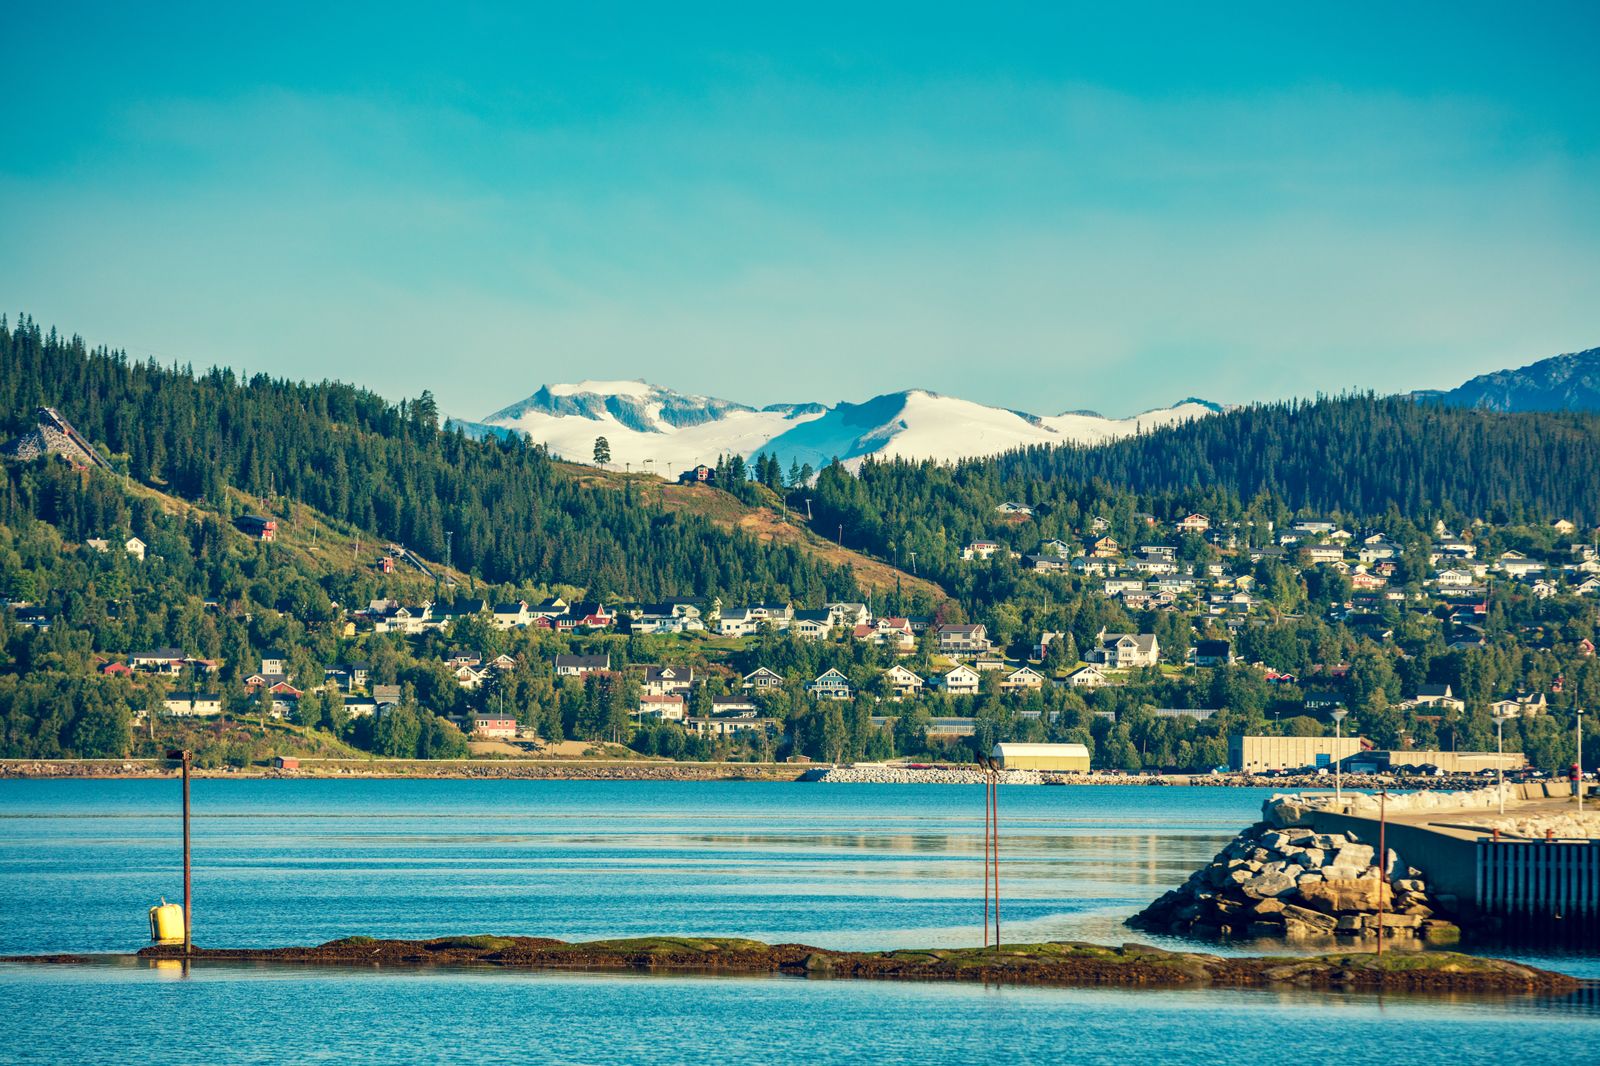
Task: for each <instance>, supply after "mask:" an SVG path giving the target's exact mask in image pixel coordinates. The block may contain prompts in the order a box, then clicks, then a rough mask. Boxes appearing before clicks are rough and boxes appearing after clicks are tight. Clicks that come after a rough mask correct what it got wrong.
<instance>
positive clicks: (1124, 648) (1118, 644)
mask: <svg viewBox="0 0 1600 1066" xmlns="http://www.w3.org/2000/svg"><path fill="white" fill-rule="evenodd" d="M1098 639H1099V641H1100V646H1099V647H1097V648H1095V649H1093V650H1092V651H1090V652H1089V654H1088V655H1087V656H1085V658H1086V659H1088V661H1089V662H1094V663H1104V664H1105V665H1106V666H1111V667H1115V668H1117V669H1127V668H1130V667H1136V666H1154V665H1156V663H1157V662H1159V661H1160V657H1161V646H1160V643H1159V642H1158V641H1157V640H1156V635H1155V634H1154V633H1107V632H1106V631H1105V630H1103V629H1102V630H1101V631H1100V633H1099V636H1098Z"/></svg>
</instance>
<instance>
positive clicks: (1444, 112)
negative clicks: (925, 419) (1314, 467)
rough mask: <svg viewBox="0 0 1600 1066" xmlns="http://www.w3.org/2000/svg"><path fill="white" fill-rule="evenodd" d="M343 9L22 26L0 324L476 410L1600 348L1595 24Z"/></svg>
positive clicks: (1308, 389) (1466, 8) (1180, 392)
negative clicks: (609, 386) (532, 399)
mask: <svg viewBox="0 0 1600 1066" xmlns="http://www.w3.org/2000/svg"><path fill="white" fill-rule="evenodd" d="M1111 7H1115V8H1116V11H1115V12H1108V11H1106V10H1104V9H1105V8H1111ZM337 8H338V9H337V10H336V11H331V12H330V11H328V10H325V9H324V5H306V6H300V5H296V4H292V3H276V4H258V5H252V6H251V7H250V8H248V9H246V8H244V7H243V6H242V5H224V4H215V3H206V4H195V5H189V4H155V5H133V4H117V5H94V4H73V3H49V4H33V5H27V6H23V5H11V6H10V8H9V10H8V13H7V16H6V20H5V24H6V27H7V31H8V32H7V34H6V37H7V42H6V46H5V53H6V56H5V61H4V62H3V63H0V117H3V119H4V130H5V139H4V142H3V144H4V146H3V148H0V233H3V234H4V238H3V240H4V243H3V245H0V250H3V253H4V254H3V255H0V303H3V305H4V306H5V307H6V308H7V309H9V310H11V311H13V312H14V311H17V310H22V311H27V312H30V313H32V314H33V315H34V316H35V317H36V318H38V319H40V320H42V321H44V322H46V323H53V324H57V325H59V326H61V327H62V328H63V329H66V330H67V331H69V332H80V333H82V334H84V335H85V337H86V338H88V339H89V340H90V341H91V342H107V343H112V344H116V345H121V346H125V347H127V348H128V349H129V351H130V352H134V353H137V354H150V353H153V354H156V355H158V356H160V357H162V358H163V359H166V360H178V361H182V362H193V363H194V364H196V365H199V366H204V365H210V364H212V363H226V364H230V365H233V366H236V367H240V368H244V369H248V370H251V371H257V370H265V371H269V372H272V373H274V374H284V375H289V376H294V377H313V378H320V377H324V376H335V377H340V378H345V379H349V380H355V381H359V382H362V383H364V384H368V385H371V386H372V387H374V388H376V389H377V390H379V391H380V392H383V393H385V394H387V395H390V396H396V397H398V396H403V395H414V394H416V393H417V392H419V391H420V390H422V389H423V388H431V389H433V390H434V392H435V393H436V394H437V395H438V397H439V399H440V402H441V405H442V406H443V407H444V409H445V410H446V411H448V412H450V413H453V414H458V415H465V416H472V417H476V416H480V415H482V414H485V413H487V412H488V411H490V410H492V409H494V408H497V407H500V406H502V405H504V404H506V403H509V402H511V401H514V400H517V399H520V398H521V397H523V396H525V395H527V394H528V393H530V392H532V391H533V390H534V389H535V388H536V387H537V386H538V385H540V384H541V383H544V382H550V381H569V380H577V379H581V378H620V377H644V378H647V379H649V380H652V381H656V382H659V383H662V384H667V385H671V386H673V387H677V388H680V389H684V390H687V391H697V392H705V393H710V394H714V395H721V396H725V397H728V398H730V399H738V400H744V401H746V402H753V403H768V402H776V401H780V400H820V401H824V402H834V401H837V400H839V399H863V398H866V397H867V396H870V395H873V394H875V393H878V392H884V391H891V390H896V389H901V388H907V387H923V388H930V389H934V390H936V391H940V392H947V393H952V394H956V395H961V396H965V397H968V398H971V399H976V400H981V401H984V402H988V403H995V404H1000V405H1004V406H1008V407H1015V408H1021V409H1025V410H1030V411H1036V412H1039V413H1047V414H1053V413H1056V412H1058V411H1061V410H1066V409H1078V408H1095V409H1099V410H1102V411H1104V412H1106V413H1108V414H1125V413H1129V412H1131V411H1134V410H1138V409H1143V408H1146V407H1151V406H1157V405H1164V404H1167V403H1171V402H1173V401H1176V400H1178V399H1181V398H1182V397H1185V396H1189V395H1197V396H1202V397H1205V398H1210V399H1215V400H1220V401H1227V402H1236V401H1243V400H1249V399H1258V398H1272V397H1278V396H1283V395H1287V394H1301V395H1306V394H1310V393H1313V392H1316V391H1324V392H1329V391H1337V390H1341V389H1345V388H1349V387H1363V388H1367V387H1370V388H1375V389H1378V390H1401V389H1410V388H1415V387H1424V386H1436V385H1452V384H1456V383H1458V382H1460V381H1461V380H1463V379H1464V378H1466V377H1468V376H1470V375H1472V374H1475V373H1479V372H1482V371H1485V370H1490V369H1495V368H1499V367H1503V366H1508V365H1520V364H1522V363H1525V362H1529V361H1532V360H1533V359H1537V358H1542V357H1544V356H1547V355H1553V354H1556V353H1558V352H1564V351H1570V350H1574V349H1578V348H1584V347H1591V346H1594V345H1597V344H1600V61H1597V56H1600V4H1595V3H1575V4H1560V3H1538V4H1511V3H1507V4H1472V3H1450V4H1440V5H1426V4H1404V5H1395V4H1381V5H1370V6H1368V5H1363V4H1351V3H1339V4H1327V3H1323V4H1285V3H1281V2H1280V3H1273V4H1262V5H1259V6H1252V5H1240V4H1230V5H1203V4H1194V3H1181V4H1171V5H1161V4H1158V5H1139V4H1127V5H1094V6H1084V7H1076V8H1074V7H1069V6H1067V5H1036V6H1034V7H1031V8H1030V7H1022V8H1008V7H1006V6H1004V5H994V4H982V5H978V4H962V5H940V4H932V3H918V4H913V5H904V6H881V5H879V6H872V7H870V9H868V8H866V7H864V6H863V5H859V4H850V5H838V6H833V5H826V4H817V3H808V4H805V5H794V6H792V7H788V8H778V7H776V6H773V5H754V4H738V5H728V6H725V7H703V6H702V7H697V8H695V9H694V10H693V11H680V10H674V9H672V8H671V7H670V6H668V5H660V6H656V5H651V6H640V7H634V6H617V7H603V6H601V5H593V4H563V5H559V6H555V7H551V8H548V9H545V10H538V9H536V8H535V7H534V5H526V4H514V5H503V6H497V5H475V4H452V5H448V6H445V5H441V6H440V7H437V8H430V7H426V6H422V5H415V4H407V3H404V2H403V0H400V2H395V3H387V4H381V5H380V4H372V5H338V6H337ZM1223 11H1226V12H1227V14H1226V16H1224V15H1223V14H1222V12H1223ZM62 402H63V403H65V402H66V400H65V398H64V399H63V401H62Z"/></svg>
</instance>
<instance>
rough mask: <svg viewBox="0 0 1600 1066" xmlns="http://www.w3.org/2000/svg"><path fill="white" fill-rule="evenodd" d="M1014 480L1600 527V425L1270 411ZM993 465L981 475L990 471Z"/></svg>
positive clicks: (1531, 416) (1169, 433) (1021, 464)
mask: <svg viewBox="0 0 1600 1066" xmlns="http://www.w3.org/2000/svg"><path fill="white" fill-rule="evenodd" d="M991 462H992V464H993V470H994V472H995V473H996V474H997V475H998V476H999V478H1000V479H1001V481H1002V482H1011V483H1016V484H1018V485H1019V486H1021V485H1025V484H1027V483H1029V482H1042V481H1056V480H1065V481H1069V482H1077V483H1086V482H1090V481H1094V480H1096V479H1098V480H1100V481H1102V482H1104V483H1106V484H1108V485H1112V486H1116V487H1118V488H1124V489H1128V490H1131V491H1133V492H1137V493H1183V492H1201V491H1216V490H1221V491H1225V492H1229V493H1231V494H1233V495H1234V496H1237V497H1240V498H1242V499H1245V500H1249V499H1251V498H1254V497H1256V496H1258V495H1260V494H1263V493H1266V494H1270V495H1272V496H1275V497H1277V498H1278V499H1279V500H1280V501H1282V503H1284V504H1285V505H1287V506H1288V507H1289V508H1291V509H1301V508H1304V509H1308V510H1311V511H1316V512H1318V513H1323V514H1328V513H1334V512H1339V513H1343V514H1346V515H1352V516H1358V517H1360V516H1381V515H1383V514H1385V513H1386V512H1388V511H1390V510H1391V509H1396V510H1398V511H1399V512H1400V513H1401V514H1404V515H1406V516H1408V517H1411V518H1421V517H1425V516H1430V515H1436V514H1445V513H1449V514H1456V515H1464V516H1468V517H1479V518H1485V519H1490V520H1494V521H1518V520H1522V519H1524V518H1526V519H1530V520H1544V521H1548V520H1550V519H1553V518H1569V519H1572V520H1573V521H1576V522H1579V523H1581V524H1585V525H1594V524H1595V523H1596V522H1597V521H1600V416H1597V415H1593V414H1581V413H1531V412H1524V413H1504V412H1494V411H1485V410H1464V409H1459V408H1453V407H1448V406H1444V405H1440V404H1436V403H1430V402H1418V401H1414V400H1411V399H1407V398H1404V397H1376V396H1372V395H1356V396H1343V397H1338V398H1331V399H1319V400H1315V401H1309V402H1302V401H1294V402H1286V403H1274V404H1263V405H1257V406H1251V407H1243V408H1238V409H1235V410H1233V411H1230V412H1228V413H1227V414H1224V415H1220V416H1216V417H1212V418H1205V419H1200V420H1198V421H1195V422H1190V423H1186V424H1184V425H1181V426H1174V427H1172V428H1169V429H1162V430H1158V431H1156V432H1153V433H1147V434H1144V435H1141V436H1139V437H1133V438H1128V439H1126V440H1121V441H1116V442H1114V443H1111V444H1105V445H1101V446H1098V447H1067V448H1054V449H1044V448H1030V449H1027V450H1024V451H1020V452H1014V453H1011V454H1009V455H1006V456H1002V457H1000V458H998V459H995V460H992V461H991ZM978 465H980V466H981V465H982V464H978Z"/></svg>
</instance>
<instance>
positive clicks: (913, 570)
mask: <svg viewBox="0 0 1600 1066" xmlns="http://www.w3.org/2000/svg"><path fill="white" fill-rule="evenodd" d="M916 572H917V553H916V552H912V553H911V573H912V575H913V576H915V575H916Z"/></svg>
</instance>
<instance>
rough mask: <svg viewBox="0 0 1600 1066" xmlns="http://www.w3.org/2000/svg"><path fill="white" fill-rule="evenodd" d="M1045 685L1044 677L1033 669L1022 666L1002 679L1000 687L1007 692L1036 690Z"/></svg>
mask: <svg viewBox="0 0 1600 1066" xmlns="http://www.w3.org/2000/svg"><path fill="white" fill-rule="evenodd" d="M1043 685H1044V675H1043V674H1041V673H1039V671H1037V670H1034V669H1033V668H1031V667H1027V666H1022V667H1018V668H1017V669H1015V670H1013V671H1011V672H1010V673H1009V674H1007V675H1006V676H1005V677H1003V678H1001V679H1000V687H1001V688H1002V689H1004V690H1005V691H1007V692H1016V691H1019V690H1023V689H1036V688H1041V687H1043Z"/></svg>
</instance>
